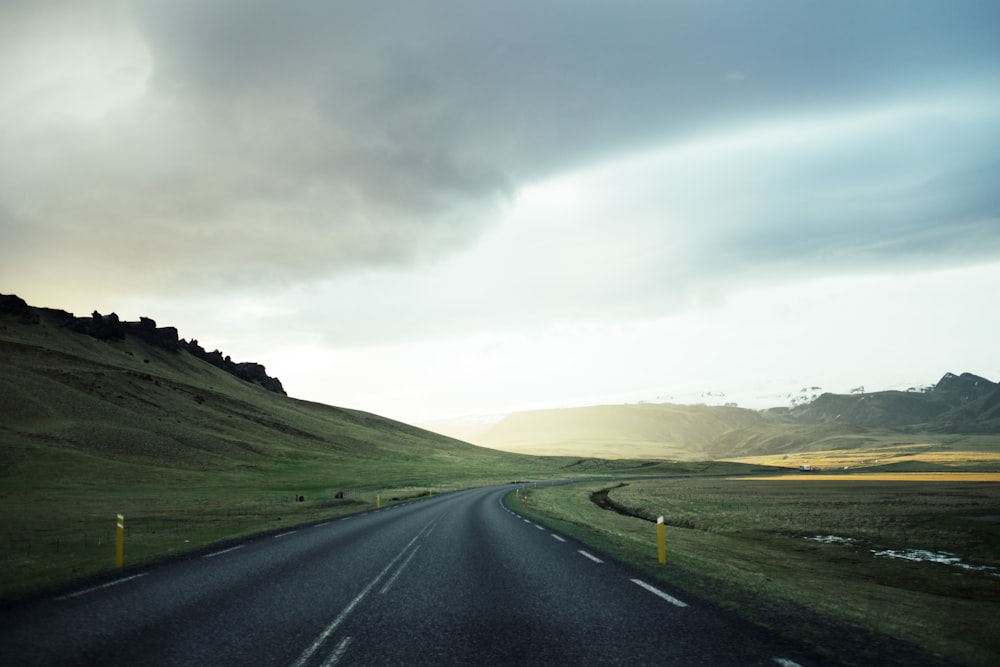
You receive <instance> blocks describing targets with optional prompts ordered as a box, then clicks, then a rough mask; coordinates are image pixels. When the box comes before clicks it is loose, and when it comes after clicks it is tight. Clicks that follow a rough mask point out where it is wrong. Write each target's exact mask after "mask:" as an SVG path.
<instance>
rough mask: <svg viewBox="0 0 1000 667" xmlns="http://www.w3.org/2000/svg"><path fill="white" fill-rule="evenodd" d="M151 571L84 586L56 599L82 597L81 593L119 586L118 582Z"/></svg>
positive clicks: (144, 574) (123, 581)
mask: <svg viewBox="0 0 1000 667" xmlns="http://www.w3.org/2000/svg"><path fill="white" fill-rule="evenodd" d="M147 574H149V572H141V573H139V574H133V575H132V576H131V577H125V578H123V579H116V580H115V581H109V582H108V583H106V584H101V585H100V586H91V587H90V588H84V589H83V590H82V591H77V592H76V593H70V594H69V595H61V596H59V597H57V598H56V600H69V599H70V598H76V597H80V596H81V595H86V594H87V593H93V592H94V591H99V590H101V589H102V588H111V587H112V586H117V585H118V584H124V583H125V582H126V581H132V580H133V579H138V578H139V577H145V576H146V575H147Z"/></svg>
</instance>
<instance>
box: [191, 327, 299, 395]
mask: <svg viewBox="0 0 1000 667" xmlns="http://www.w3.org/2000/svg"><path fill="white" fill-rule="evenodd" d="M180 347H181V348H182V349H185V350H187V351H188V352H190V353H191V354H193V355H194V356H196V357H198V358H199V359H202V360H204V361H207V362H208V363H210V364H212V365H213V366H215V367H216V368H221V369H222V370H224V371H226V372H227V373H231V374H233V375H235V376H236V377H238V378H240V379H241V380H245V381H247V382H253V383H254V384H259V385H260V386H262V387H264V388H265V389H267V390H268V391H273V392H274V393H276V394H283V395H287V394H285V389H284V387H282V386H281V381H280V380H279V379H278V378H273V377H271V376H269V375H268V374H267V371H266V370H265V368H264V366H263V365H261V364H257V363H254V362H252V361H243V362H235V361H233V360H232V359H230V358H229V355H225V356H223V354H222V352H219V351H218V350H213V351H211V352H207V351H206V350H205V348H203V347H202V346H201V345H199V344H198V341H197V340H194V339H192V340H191V341H190V342H189V341H186V340H184V339H183V338H182V339H181V340H180Z"/></svg>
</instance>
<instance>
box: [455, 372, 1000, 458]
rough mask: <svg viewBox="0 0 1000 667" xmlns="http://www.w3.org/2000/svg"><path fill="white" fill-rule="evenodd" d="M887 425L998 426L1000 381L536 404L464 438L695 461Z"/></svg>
mask: <svg viewBox="0 0 1000 667" xmlns="http://www.w3.org/2000/svg"><path fill="white" fill-rule="evenodd" d="M890 432H896V433H906V434H912V433H956V434H998V433H1000V384H998V383H995V382H991V381H990V380H987V379H986V378H983V377H980V376H978V375H973V374H972V373H962V374H961V375H955V374H953V373H946V374H945V375H944V376H943V377H942V378H941V379H940V380H939V381H938V382H937V384H935V385H932V386H930V387H929V388H926V389H921V390H916V389H914V390H912V391H878V392H869V393H865V392H864V390H863V389H862V388H860V387H859V388H858V389H856V390H854V391H852V393H851V394H832V393H824V394H821V395H818V396H816V397H815V398H813V399H812V400H810V401H808V402H802V403H799V404H797V405H795V406H794V407H791V408H788V407H783V408H770V409H767V410H760V411H757V410H748V409H744V408H738V407H732V406H725V407H714V406H705V405H676V404H671V403H650V404H633V405H598V406H589V407H577V408H561V409H552V410H533V411H527V412H516V413H512V414H509V415H507V416H506V417H504V418H502V419H500V420H499V421H498V422H496V423H495V424H494V425H493V426H492V427H490V428H488V429H487V430H485V431H484V432H482V433H480V434H477V435H476V436H475V437H470V438H469V440H471V441H472V442H475V443H477V444H481V445H485V446H487V447H495V448H497V449H502V450H505V451H510V452H523V453H534V454H550V455H556V454H558V455H581V456H582V455H586V456H602V457H608V458H626V457H629V458H643V457H648V458H666V459H677V460H696V459H712V458H714V459H722V458H731V457H734V456H751V455H757V454H768V453H785V452H793V451H806V450H811V451H815V450H817V449H819V448H823V447H829V448H844V447H847V448H851V447H856V446H860V445H861V444H863V443H865V442H868V441H870V439H871V437H874V436H877V435H879V434H885V433H890Z"/></svg>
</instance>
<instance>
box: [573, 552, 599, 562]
mask: <svg viewBox="0 0 1000 667" xmlns="http://www.w3.org/2000/svg"><path fill="white" fill-rule="evenodd" d="M577 553H579V554H580V555H581V556H583V557H584V558H589V559H590V560H592V561H594V562H595V563H603V562H604V561H603V560H601V559H600V558H598V557H597V556H595V555H594V554H590V553H587V552H586V551H584V550H583V549H577Z"/></svg>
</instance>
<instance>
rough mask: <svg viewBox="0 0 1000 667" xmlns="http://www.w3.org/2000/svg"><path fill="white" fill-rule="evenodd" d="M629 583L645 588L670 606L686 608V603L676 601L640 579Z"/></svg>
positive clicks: (671, 596)
mask: <svg viewBox="0 0 1000 667" xmlns="http://www.w3.org/2000/svg"><path fill="white" fill-rule="evenodd" d="M630 581H631V582H632V583H633V584H636V585H638V586H641V587H643V588H645V589H646V590H647V591H649V592H650V593H652V594H653V595H656V596H657V597H660V598H663V599H664V600H666V601H667V602H669V603H670V604H675V605H677V606H678V607H686V606H687V603H686V602H681V601H680V600H678V599H677V598H675V597H674V596H673V595H667V594H666V593H664V592H663V591H661V590H660V589H659V588H657V587H656V586H650V585H649V584H647V583H646V582H645V581H643V580H642V579H631V580H630Z"/></svg>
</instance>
